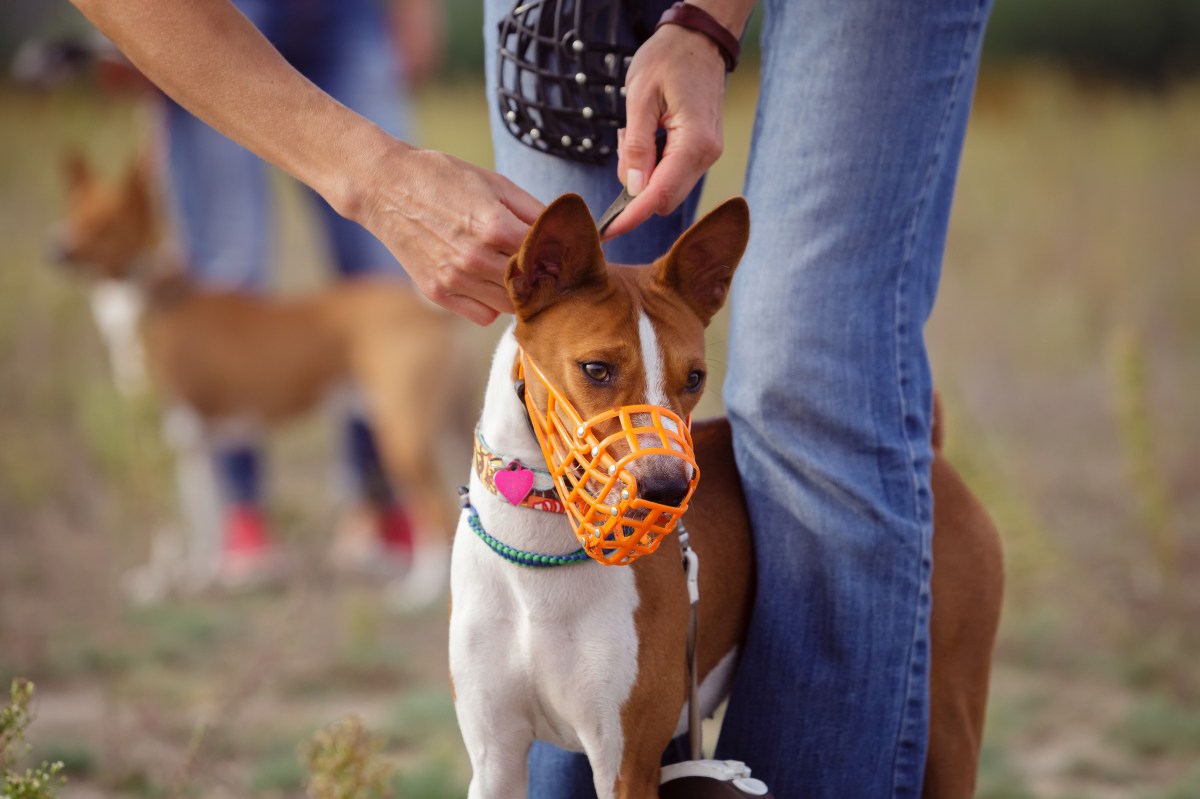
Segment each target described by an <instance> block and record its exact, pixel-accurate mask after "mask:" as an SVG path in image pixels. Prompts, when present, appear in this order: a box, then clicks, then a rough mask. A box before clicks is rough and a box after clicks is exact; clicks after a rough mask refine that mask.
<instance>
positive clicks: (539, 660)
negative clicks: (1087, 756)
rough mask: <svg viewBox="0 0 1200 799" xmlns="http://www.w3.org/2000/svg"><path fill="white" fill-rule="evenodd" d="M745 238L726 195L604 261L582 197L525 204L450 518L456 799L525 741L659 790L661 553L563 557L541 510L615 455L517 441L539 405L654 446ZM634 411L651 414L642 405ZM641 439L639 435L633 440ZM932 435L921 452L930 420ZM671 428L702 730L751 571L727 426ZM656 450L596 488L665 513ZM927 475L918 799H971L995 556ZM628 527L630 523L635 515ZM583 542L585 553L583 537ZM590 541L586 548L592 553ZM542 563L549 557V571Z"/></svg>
mask: <svg viewBox="0 0 1200 799" xmlns="http://www.w3.org/2000/svg"><path fill="white" fill-rule="evenodd" d="M748 236H749V211H748V208H747V206H746V203H745V201H744V200H742V199H741V198H735V199H733V200H730V201H727V202H726V203H724V204H723V205H721V206H720V207H718V208H717V209H716V210H714V211H712V212H711V213H709V214H708V215H707V216H705V217H704V218H703V219H701V220H700V221H698V222H697V223H696V224H695V225H693V226H692V227H691V228H690V229H688V231H687V232H685V233H684V234H683V236H682V237H681V238H680V239H679V241H678V242H676V244H675V245H674V246H673V248H672V249H671V251H670V252H669V253H668V254H667V255H665V256H663V257H662V258H660V259H659V260H658V261H656V262H654V263H653V264H650V265H645V266H620V265H608V264H606V262H605V260H604V257H603V254H602V252H601V249H600V240H599V236H598V233H597V230H596V226H595V223H594V222H593V220H592V219H591V216H590V214H589V212H588V209H587V207H586V205H585V204H584V203H583V201H582V200H581V199H580V198H579V197H577V196H574V195H566V196H564V197H562V198H559V199H558V200H556V201H555V202H554V203H552V204H551V205H550V206H549V207H547V208H546V209H545V211H544V212H543V213H542V215H541V216H540V217H539V218H538V220H537V221H536V222H535V224H534V225H533V227H532V229H531V230H530V232H529V234H528V236H527V237H526V239H525V241H524V243H523V245H522V247H521V249H520V251H519V252H518V254H517V255H516V256H514V257H513V258H512V260H511V261H510V263H509V266H508V270H507V275H506V283H507V287H508V292H509V295H510V297H511V299H512V302H513V305H514V307H515V310H516V321H515V323H514V324H513V326H512V327H510V328H509V330H508V331H507V332H506V333H505V334H504V336H503V337H502V338H501V340H500V343H499V345H498V347H497V349H496V353H495V357H494V362H493V366H492V371H491V375H490V378H489V382H488V385H487V388H486V394H485V398H484V407H483V412H482V415H481V418H480V420H479V426H478V430H477V437H478V442H477V457H476V462H475V466H476V468H475V470H474V473H473V474H472V476H471V481H470V486H469V489H468V496H467V498H468V501H469V506H468V508H467V509H466V510H465V511H464V513H463V514H462V516H461V517H460V521H459V526H458V530H457V532H456V536H455V540H454V545H453V553H452V559H451V600H452V601H451V606H452V612H451V621H450V668H451V676H452V681H453V689H454V694H455V706H456V711H457V714H458V719H459V724H460V727H461V731H462V736H463V740H464V742H465V744H466V748H467V751H468V754H469V756H470V761H471V765H472V769H473V772H474V774H473V778H472V781H471V786H470V792H469V796H470V797H471V799H497V798H498V797H513V798H514V799H515V797H524V796H525V794H526V790H527V785H528V773H527V765H526V762H527V755H528V751H529V747H530V745H531V744H532V742H533V741H534V740H535V739H539V740H544V741H548V742H550V743H553V744H555V745H557V746H560V747H563V748H565V749H568V750H572V751H576V752H583V753H585V754H586V755H587V757H588V760H589V761H590V763H591V767H592V771H593V774H594V778H595V788H596V791H597V794H598V796H599V797H600V799H613V798H614V797H619V798H620V799H648V798H649V797H656V796H658V795H659V785H660V780H661V779H662V778H663V775H662V774H661V773H660V772H661V771H662V770H661V769H660V758H661V756H662V753H663V751H664V749H665V747H666V746H667V744H668V742H669V741H670V740H671V739H672V738H673V737H674V736H676V735H679V734H681V733H682V732H683V731H684V730H685V729H686V728H687V723H686V722H687V719H688V714H689V710H691V709H690V708H689V707H687V704H688V695H689V694H688V690H687V686H688V684H689V675H688V665H687V663H686V660H687V658H686V657H685V631H686V630H687V629H688V624H689V611H690V603H689V593H688V587H687V585H686V581H685V575H684V571H683V569H681V568H680V561H679V559H678V558H677V557H676V555H675V554H672V553H677V552H678V550H676V549H674V547H675V546H676V545H670V546H667V547H664V549H667V550H670V552H663V553H659V554H654V555H646V556H643V557H638V558H637V559H636V560H635V561H633V562H632V564H631V565H629V566H628V567H621V566H604V565H601V564H600V563H593V562H591V559H589V558H588V557H587V555H586V554H585V555H583V556H582V557H581V556H580V555H579V553H578V552H576V551H574V550H575V547H577V546H578V542H577V541H576V539H575V537H574V536H572V534H571V526H570V525H568V524H566V523H565V522H564V519H563V517H562V516H561V515H560V514H559V513H554V512H540V511H546V510H552V511H555V510H562V509H563V507H562V506H564V505H571V504H572V502H574V501H575V500H573V499H572V497H573V496H574V494H575V493H576V492H577V491H578V490H579V487H580V486H592V487H593V488H594V485H593V484H595V483H598V482H599V481H602V480H604V479H606V478H605V474H607V475H613V474H614V473H616V470H617V469H618V468H622V467H618V466H617V465H616V464H618V463H626V461H625V460H617V461H616V462H615V463H614V465H612V466H610V467H609V469H608V471H607V472H605V471H604V470H603V468H602V467H603V463H607V462H610V461H611V459H610V461H599V460H597V459H598V458H600V457H602V456H599V455H597V452H598V450H600V449H602V448H603V447H604V446H607V445H605V444H601V445H600V446H597V447H595V448H593V449H592V451H591V460H590V461H589V460H588V454H587V443H583V444H582V445H581V446H582V450H579V452H582V453H583V454H576V455H572V456H570V457H568V458H567V459H566V460H564V461H563V463H564V464H566V465H565V466H563V467H562V468H558V469H556V464H555V463H551V462H549V460H548V459H547V457H546V455H547V453H550V455H551V458H550V460H554V459H555V457H556V456H555V454H554V453H561V451H562V449H561V447H559V448H558V449H556V447H558V445H557V444H556V445H551V446H549V447H547V446H546V444H545V443H544V442H543V441H540V440H539V437H538V433H537V431H538V430H540V429H542V425H543V424H544V422H545V420H547V419H549V420H551V422H553V418H554V413H555V412H554V411H553V410H551V409H550V408H549V407H548V403H549V402H551V401H553V402H554V403H556V405H558V406H566V405H569V406H572V407H573V408H574V409H578V410H577V411H576V413H575V415H574V416H571V417H570V418H572V419H605V418H607V417H608V416H610V415H611V413H612V411H614V410H615V409H618V408H622V407H624V408H626V409H628V410H629V414H628V415H629V417H630V418H631V419H632V418H633V417H636V416H639V415H640V416H643V417H647V416H655V415H656V414H658V416H659V417H661V418H659V421H658V422H656V423H655V426H656V429H659V428H661V430H662V431H670V432H671V433H672V434H673V435H671V436H669V435H668V432H661V433H656V435H661V437H662V438H663V440H664V441H666V440H668V438H669V439H670V441H671V442H678V441H680V440H681V439H680V436H681V435H682V434H681V433H679V431H678V430H677V429H673V428H676V427H677V426H678V425H677V423H676V422H673V421H668V418H669V419H679V420H685V419H688V417H689V414H690V413H691V411H692V409H693V408H694V407H695V405H696V402H697V401H698V399H699V396H700V392H701V391H702V390H703V384H704V329H705V327H706V325H707V324H708V322H709V321H710V320H711V318H712V316H713V314H715V313H716V312H717V310H718V309H719V308H720V307H721V305H722V304H723V302H724V300H725V297H726V294H727V293H728V291H729V287H730V281H731V279H732V275H733V270H734V268H735V267H736V265H737V262H738V261H739V260H740V258H741V256H742V253H743V250H744V248H745V245H746V242H747V239H748ZM535 372H536V373H535ZM614 375H615V376H617V379H614ZM514 385H515V386H516V389H514ZM629 406H635V407H634V408H632V409H630V408H629ZM647 406H659V407H660V408H662V409H663V410H662V412H661V414H659V412H657V411H652V412H649V413H647ZM635 411H636V412H635ZM939 415H940V411H939ZM634 421H636V420H634ZM643 422H644V420H643ZM573 423H574V422H571V424H573ZM614 424H615V422H614V421H612V420H609V421H608V422H605V423H604V424H602V425H593V424H592V423H590V422H582V423H580V424H579V426H578V428H577V429H575V430H574V431H572V430H571V429H570V425H569V424H568V425H567V426H566V429H562V430H560V431H559V432H560V434H561V435H562V436H564V437H565V438H566V439H569V438H570V436H571V435H573V434H575V435H577V436H578V440H579V441H585V439H586V440H587V441H596V440H598V439H599V438H601V437H602V436H609V435H610V434H613V433H614V432H615V431H616V432H620V431H625V433H624V434H623V435H619V436H616V437H615V439H607V438H606V439H605V440H606V441H608V440H617V439H620V440H622V441H625V442H626V443H624V444H618V445H615V446H617V450H616V451H615V453H614V454H612V456H611V458H612V459H619V458H621V457H622V455H623V453H624V454H626V455H627V454H628V451H629V449H630V448H632V447H635V446H642V444H641V443H639V442H641V441H642V439H643V438H644V437H645V435H646V434H645V433H643V432H638V433H636V434H635V433H629V432H628V431H627V429H626V428H624V427H622V428H620V431H618V430H617V428H615V427H614ZM622 424H625V422H624V420H623V421H622ZM601 428H602V429H601ZM646 429H649V426H648V423H645V424H644V425H643V427H641V428H639V430H646ZM937 430H938V432H937V434H936V435H937V439H936V440H935V442H934V443H935V444H937V445H938V446H939V447H940V435H941V434H940V430H941V426H940V419H939V424H938V426H937ZM593 434H594V436H593ZM690 435H691V439H692V442H693V444H694V452H695V457H694V464H695V465H696V466H698V467H699V472H700V474H702V476H703V479H701V480H699V482H698V484H697V485H694V494H693V495H692V497H691V504H690V506H692V507H694V508H696V509H699V510H702V512H697V513H692V514H688V515H686V516H685V517H684V519H685V521H686V528H687V531H688V533H689V537H690V544H691V547H692V548H693V549H694V551H695V552H696V553H697V554H698V556H699V559H700V561H701V563H702V564H720V567H719V568H717V567H715V566H714V567H713V568H701V569H700V571H699V604H698V622H699V635H698V641H699V643H698V651H697V662H698V675H697V677H698V679H699V692H698V696H699V700H698V704H699V705H701V707H700V708H699V711H700V713H701V714H702V715H705V716H707V715H710V714H711V713H712V712H713V711H714V709H715V708H716V707H717V705H718V704H719V703H720V702H721V701H722V700H723V698H724V697H725V696H726V694H727V692H728V689H729V685H730V681H731V679H732V675H733V671H734V668H735V666H736V662H737V652H738V649H739V646H740V644H741V642H742V639H743V635H744V632H745V630H746V628H747V623H748V620H749V615H750V611H751V604H752V595H753V592H754V582H755V579H754V566H753V563H754V560H753V549H752V540H751V536H750V529H749V523H748V520H747V515H746V508H745V502H744V498H743V496H742V491H741V484H740V481H739V478H738V474H737V471H736V467H735V465H734V457H733V451H732V439H731V434H730V427H729V424H728V422H727V421H726V420H725V419H723V418H722V419H715V420H710V421H703V422H697V423H696V424H694V425H692V427H691V432H690ZM589 436H593V437H592V438H588V437H589ZM651 437H653V436H651ZM480 449H482V450H484V452H483V455H482V456H480V454H479V451H478V450H480ZM573 451H574V450H573ZM660 453H665V454H658V455H654V456H652V457H648V458H644V459H635V460H632V461H628V465H627V466H625V467H623V468H626V469H627V471H628V472H629V474H628V475H627V476H626V477H623V478H607V479H623V480H625V481H626V483H622V484H627V483H628V482H633V483H635V484H636V486H637V493H638V494H639V495H645V496H647V497H648V499H647V501H646V503H645V504H646V505H647V506H649V507H659V508H665V507H667V506H672V505H676V506H678V505H680V503H681V502H686V498H687V496H688V492H689V491H691V490H692V488H693V486H692V485H691V484H690V482H689V481H693V480H695V469H694V466H693V465H692V463H691V462H689V461H688V460H687V458H685V457H683V447H682V445H680V444H678V443H672V444H671V445H670V446H667V447H665V448H663V449H660ZM572 457H573V458H575V460H574V461H573V462H572V461H571V458H572ZM589 463H590V464H591V465H590V466H589V465H588V464H589ZM596 463H601V466H600V467H596V466H595V464H596ZM580 464H583V465H582V466H581V465H580ZM597 469H599V470H597ZM572 471H573V472H574V474H573V476H572V475H571V474H569V473H570V472H572ZM526 473H528V474H526ZM589 475H590V476H589ZM596 475H599V477H598V478H597V477H596ZM568 477H570V478H571V479H570V480H568V481H567V482H564V483H563V486H565V487H569V486H571V485H574V486H575V489H573V491H572V493H571V494H570V495H564V494H563V492H562V491H561V490H560V491H558V492H555V491H554V490H553V489H554V484H555V480H556V479H560V478H561V479H566V478H568ZM932 479H933V491H934V494H935V496H936V499H937V501H936V508H937V510H936V517H935V528H936V531H937V532H936V534H935V535H934V537H933V541H934V557H935V560H936V568H935V569H934V577H933V583H934V585H933V596H934V608H933V614H932V622H931V623H932V677H931V736H930V742H929V755H928V761H927V769H926V771H927V773H926V779H925V788H924V796H926V797H934V798H937V799H950V798H957V797H969V796H972V795H973V792H974V782H975V772H976V766H977V761H978V756H979V747H980V741H981V736H982V732H983V721H984V711H985V706H986V697H987V687H988V678H989V670H990V661H991V652H992V646H993V641H994V637H995V632H996V627H997V624H998V618H999V611H1000V601H1001V595H1002V590H1003V589H1002V582H1003V577H1002V559H1001V552H1000V547H999V538H998V535H997V532H996V529H995V527H994V525H993V524H992V522H991V521H990V519H989V518H988V516H987V514H986V512H985V511H984V509H983V508H982V506H981V505H980V504H979V502H978V500H976V498H975V497H974V496H973V495H972V494H971V492H970V491H969V489H967V487H966V486H965V484H964V483H963V482H962V481H961V480H960V479H959V478H958V476H957V475H956V474H955V472H954V470H953V468H952V467H951V466H950V465H949V464H948V463H947V462H946V460H945V458H944V457H943V456H942V455H941V454H940V450H939V452H938V454H937V455H936V456H935V460H934V464H933V474H932ZM589 481H590V482H589ZM615 491H616V488H615V487H613V484H611V483H605V485H604V486H602V487H600V488H598V489H596V490H595V492H594V493H596V495H597V496H599V497H600V500H599V501H600V505H599V507H600V508H601V510H603V509H604V508H605V507H608V506H609V505H611V506H612V513H614V514H615V513H617V512H618V511H617V508H616V504H617V500H616V495H615V493H614V492H615ZM621 497H622V500H621V501H622V502H624V501H625V500H624V497H625V494H621ZM555 502H557V503H558V504H557V505H555V504H554V503H555ZM655 503H659V504H657V505H656V504H655ZM655 512H657V511H655ZM632 516H633V520H632V521H629V522H628V523H629V524H633V525H638V524H645V523H646V521H645V520H644V519H643V520H641V521H638V519H639V517H638V516H637V514H632ZM593 518H596V517H593ZM598 523H599V522H597V524H598ZM651 526H652V525H651ZM586 528H587V524H584V525H583V530H584V532H586ZM584 540H585V547H586V545H587V543H588V541H589V540H590V538H589V537H588V536H586V535H585V536H584ZM645 540H646V539H643V541H645ZM667 540H668V541H670V540H672V539H670V538H668V539H667ZM604 546H605V545H604V544H603V543H601V549H602V551H601V552H600V553H599V554H600V555H601V556H604V555H606V554H607V553H609V550H605V549H603V547H604ZM498 555H499V556H498ZM531 559H532V561H531ZM538 559H541V562H538ZM506 560H508V561H516V562H517V563H513V562H506ZM547 560H548V561H552V562H555V563H564V564H566V565H564V566H563V568H557V567H549V566H546V561H547ZM576 561H580V562H578V563H576ZM517 564H523V565H526V566H535V567H538V566H546V567H545V568H523V567H522V565H517ZM760 787H761V786H760ZM676 795H678V794H676ZM730 795H733V794H730Z"/></svg>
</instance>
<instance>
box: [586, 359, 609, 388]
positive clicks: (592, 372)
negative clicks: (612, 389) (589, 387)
mask: <svg viewBox="0 0 1200 799" xmlns="http://www.w3.org/2000/svg"><path fill="white" fill-rule="evenodd" d="M579 368H580V369H583V373H584V374H585V375H587V376H588V379H590V380H592V381H594V382H596V383H608V382H611V381H612V367H610V366H609V365H608V364H606V363H604V362H603V361H588V362H587V363H581V364H579Z"/></svg>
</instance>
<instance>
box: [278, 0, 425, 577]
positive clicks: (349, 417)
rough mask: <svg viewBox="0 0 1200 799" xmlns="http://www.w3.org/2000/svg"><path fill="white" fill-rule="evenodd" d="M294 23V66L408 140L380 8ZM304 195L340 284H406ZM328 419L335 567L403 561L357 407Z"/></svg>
mask: <svg viewBox="0 0 1200 799" xmlns="http://www.w3.org/2000/svg"><path fill="white" fill-rule="evenodd" d="M297 16H298V17H300V19H298V20H297V21H296V24H295V25H294V26H293V28H292V30H291V31H290V33H291V35H290V36H289V37H288V42H287V50H286V52H285V54H286V55H287V56H288V57H289V59H290V60H292V62H293V63H294V65H295V66H296V67H297V68H298V69H299V70H300V71H301V72H303V73H304V74H305V75H306V76H307V77H308V78H309V79H310V80H312V81H313V82H314V83H315V84H317V85H318V86H320V87H321V88H322V89H324V90H325V91H326V92H328V93H329V94H330V95H332V96H333V97H334V98H336V99H337V100H338V101H340V102H341V103H343V104H344V105H346V106H347V107H348V108H351V109H353V110H354V111H357V112H358V113H360V114H362V115H363V116H365V117H366V118H368V119H370V120H371V121H372V122H374V123H375V124H377V125H379V126H380V127H381V128H382V129H383V130H385V131H386V132H388V133H389V134H391V135H392V136H395V137H397V138H401V139H405V140H410V139H411V124H410V120H409V103H408V97H407V95H406V92H405V87H404V84H403V82H402V80H401V70H400V64H399V62H398V59H397V54H396V51H395V50H394V49H393V45H392V42H391V41H390V39H389V36H388V26H387V24H386V20H385V18H384V8H383V6H382V5H381V4H380V3H378V2H375V1H374V0H322V2H318V3H313V4H310V5H309V6H308V7H306V9H305V11H304V13H303V14H302V15H300V14H298V15H297ZM309 194H310V197H311V200H312V202H313V204H314V207H315V210H316V213H317V214H318V216H319V217H320V220H321V223H322V228H323V230H324V231H325V235H326V237H327V240H328V243H329V246H330V251H331V255H332V259H333V264H334V266H335V268H336V269H337V271H338V274H339V276H340V277H341V278H343V279H355V278H359V277H367V276H385V277H389V278H394V279H397V280H405V281H406V280H407V279H408V278H407V275H406V273H405V272H404V270H403V269H402V268H401V266H400V264H399V263H398V262H397V261H396V258H395V257H394V256H393V255H392V254H391V253H390V252H389V251H388V249H387V248H386V247H385V246H384V245H383V244H382V243H381V242H380V241H379V240H378V239H376V238H375V237H374V236H372V235H371V234H370V233H368V232H367V230H366V229H365V228H363V227H361V226H360V225H358V224H357V223H355V222H352V221H350V220H348V219H346V218H344V217H342V216H341V215H339V214H338V213H337V212H336V211H334V210H333V208H331V207H330V206H329V204H328V203H326V202H325V201H324V200H323V199H322V198H321V197H320V196H318V195H317V194H316V193H314V192H309ZM335 412H336V414H337V416H338V418H339V420H340V424H341V428H342V430H341V441H342V443H341V453H340V454H341V457H340V466H339V470H338V486H339V491H340V492H341V493H342V495H343V498H344V499H345V501H346V502H347V503H349V508H348V511H347V515H346V517H345V518H344V519H343V523H342V526H341V530H340V533H341V535H340V536H339V538H343V539H345V540H346V541H349V540H354V541H355V542H356V543H355V545H354V546H350V545H349V544H345V546H344V547H343V550H344V554H345V553H347V552H352V551H353V552H357V553H359V554H357V555H354V554H345V563H343V565H345V566H348V567H353V564H354V563H355V562H365V560H364V558H365V559H366V560H373V561H374V563H375V564H376V565H378V563H379V561H378V558H377V557H376V556H374V555H371V554H370V553H372V552H373V549H372V547H377V546H378V544H376V543H375V542H376V541H381V542H382V543H383V544H384V545H385V547H386V549H387V551H389V552H393V551H394V553H395V554H396V555H398V556H399V557H400V558H402V559H407V558H408V555H409V551H410V549H411V546H412V533H411V529H410V523H409V520H408V518H407V516H406V515H405V513H404V512H403V510H402V508H401V507H400V506H399V504H398V503H397V498H396V497H395V495H394V493H393V490H392V487H391V485H390V483H389V482H388V479H387V475H386V472H385V469H384V465H383V459H382V458H381V456H380V452H379V448H378V446H377V443H376V440H375V436H374V435H373V434H372V431H371V428H370V424H369V421H368V420H367V419H366V418H365V416H364V414H363V413H362V408H361V403H357V402H354V403H344V404H343V405H342V406H341V407H338V408H336V409H335ZM344 543H345V542H343V544H344Z"/></svg>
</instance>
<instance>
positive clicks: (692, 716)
mask: <svg viewBox="0 0 1200 799" xmlns="http://www.w3.org/2000/svg"><path fill="white" fill-rule="evenodd" d="M679 549H680V553H681V555H682V556H683V574H684V578H685V579H686V580H687V592H688V602H689V603H690V604H691V612H690V614H689V618H688V634H687V665H688V748H689V749H690V750H691V758H692V760H699V759H700V758H701V749H702V748H703V737H704V731H703V730H702V729H701V728H700V700H699V697H700V685H699V679H700V678H699V672H700V670H699V668H698V667H697V663H696V658H697V646H696V644H697V641H696V639H697V636H698V634H699V631H700V619H699V615H700V614H699V610H700V556H699V555H697V554H696V550H694V549H692V542H691V536H689V535H688V531H687V528H686V527H684V526H683V520H682V519H680V520H679Z"/></svg>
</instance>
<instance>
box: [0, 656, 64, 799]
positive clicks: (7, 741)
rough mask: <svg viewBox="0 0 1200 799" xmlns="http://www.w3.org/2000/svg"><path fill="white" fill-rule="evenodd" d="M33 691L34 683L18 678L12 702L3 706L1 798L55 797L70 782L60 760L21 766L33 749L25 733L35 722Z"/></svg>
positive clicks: (11, 692) (0, 725)
mask: <svg viewBox="0 0 1200 799" xmlns="http://www.w3.org/2000/svg"><path fill="white" fill-rule="evenodd" d="M33 694H34V685H33V683H31V682H29V681H28V680H22V679H15V680H13V681H12V687H11V688H10V689H9V703H8V706H7V707H0V799H54V797H55V796H56V795H57V793H58V789H59V788H60V787H61V786H63V785H65V784H66V782H67V780H66V777H63V776H62V771H63V764H62V762H60V761H55V762H52V763H51V762H47V761H42V762H41V764H40V765H38V766H34V767H32V768H26V769H24V770H20V769H19V768H18V766H19V764H20V761H21V760H22V759H23V758H24V757H25V755H26V754H27V753H28V752H29V744H27V743H26V742H25V734H26V732H27V731H28V730H29V725H30V724H32V723H33V714H32V713H30V710H29V703H30V702H31V701H32V700H33Z"/></svg>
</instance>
